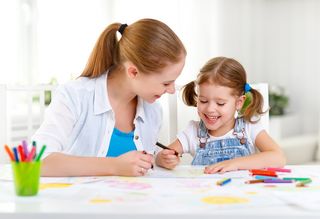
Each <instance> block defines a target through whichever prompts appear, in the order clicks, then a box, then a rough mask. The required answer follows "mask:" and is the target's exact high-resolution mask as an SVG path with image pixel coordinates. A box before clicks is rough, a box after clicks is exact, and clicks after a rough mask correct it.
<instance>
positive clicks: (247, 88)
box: [244, 83, 251, 93]
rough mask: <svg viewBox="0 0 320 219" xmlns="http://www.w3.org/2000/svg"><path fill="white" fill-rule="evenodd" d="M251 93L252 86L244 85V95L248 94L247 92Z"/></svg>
mask: <svg viewBox="0 0 320 219" xmlns="http://www.w3.org/2000/svg"><path fill="white" fill-rule="evenodd" d="M249 91H251V87H250V85H249V84H248V83H246V84H245V85H244V93H247V92H249Z"/></svg>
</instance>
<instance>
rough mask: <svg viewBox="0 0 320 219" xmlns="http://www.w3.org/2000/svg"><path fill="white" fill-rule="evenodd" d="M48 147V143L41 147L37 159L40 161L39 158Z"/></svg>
mask: <svg viewBox="0 0 320 219" xmlns="http://www.w3.org/2000/svg"><path fill="white" fill-rule="evenodd" d="M46 147H47V146H46V145H43V146H42V148H41V150H40V153H39V154H38V156H37V158H36V161H39V160H40V158H41V156H42V154H43V152H44V150H45V149H46Z"/></svg>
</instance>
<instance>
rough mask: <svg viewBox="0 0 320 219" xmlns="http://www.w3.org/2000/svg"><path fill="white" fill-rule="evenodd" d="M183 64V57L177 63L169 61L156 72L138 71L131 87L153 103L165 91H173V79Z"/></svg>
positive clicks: (179, 72) (180, 70)
mask: <svg viewBox="0 0 320 219" xmlns="http://www.w3.org/2000/svg"><path fill="white" fill-rule="evenodd" d="M184 64H185V57H183V58H181V59H180V61H179V62H178V63H169V64H168V65H167V66H166V67H164V68H163V69H161V71H159V72H157V73H149V74H143V73H138V74H137V77H136V79H135V80H134V83H133V88H134V90H135V92H136V94H137V95H138V96H140V97H141V98H142V99H144V100H145V101H147V102H148V103H153V102H154V101H156V100H157V99H158V98H160V97H161V96H162V95H163V94H165V93H170V94H173V93H174V92H175V80H176V79H177V78H178V76H179V75H180V74H181V72H182V69H183V67H184Z"/></svg>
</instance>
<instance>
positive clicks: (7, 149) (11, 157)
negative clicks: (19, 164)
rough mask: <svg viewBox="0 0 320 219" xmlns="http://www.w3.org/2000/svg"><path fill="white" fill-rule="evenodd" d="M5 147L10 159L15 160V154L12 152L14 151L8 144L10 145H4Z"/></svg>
mask: <svg viewBox="0 0 320 219" xmlns="http://www.w3.org/2000/svg"><path fill="white" fill-rule="evenodd" d="M4 149H5V150H6V152H7V154H8V155H9V157H10V160H11V161H14V156H13V153H12V151H11V150H10V148H9V146H8V145H4Z"/></svg>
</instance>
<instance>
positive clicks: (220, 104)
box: [217, 103, 225, 106]
mask: <svg viewBox="0 0 320 219" xmlns="http://www.w3.org/2000/svg"><path fill="white" fill-rule="evenodd" d="M224 104H225V103H217V105H218V106H224Z"/></svg>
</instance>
